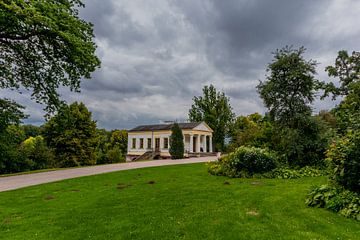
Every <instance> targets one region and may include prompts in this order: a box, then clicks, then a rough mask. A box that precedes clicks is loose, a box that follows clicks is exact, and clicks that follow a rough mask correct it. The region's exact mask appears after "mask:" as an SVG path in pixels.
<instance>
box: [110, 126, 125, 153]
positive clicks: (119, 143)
mask: <svg viewBox="0 0 360 240" xmlns="http://www.w3.org/2000/svg"><path fill="white" fill-rule="evenodd" d="M127 143H128V133H127V131H126V130H113V131H112V132H111V137H110V144H111V146H112V147H113V148H114V147H118V148H119V149H120V151H121V152H122V154H124V155H125V154H126V153H127Z"/></svg>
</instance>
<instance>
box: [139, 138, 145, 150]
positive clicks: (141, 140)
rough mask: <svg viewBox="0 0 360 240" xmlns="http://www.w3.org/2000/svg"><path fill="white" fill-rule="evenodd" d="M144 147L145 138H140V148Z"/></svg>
mask: <svg viewBox="0 0 360 240" xmlns="http://www.w3.org/2000/svg"><path fill="white" fill-rule="evenodd" d="M143 148H144V139H143V138H140V149H143Z"/></svg>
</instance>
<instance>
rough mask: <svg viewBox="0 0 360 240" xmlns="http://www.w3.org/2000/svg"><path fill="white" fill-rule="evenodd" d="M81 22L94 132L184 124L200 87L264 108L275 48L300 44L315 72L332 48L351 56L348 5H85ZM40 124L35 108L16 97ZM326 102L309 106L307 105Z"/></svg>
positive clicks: (347, 0)
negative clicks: (92, 50)
mask: <svg viewBox="0 0 360 240" xmlns="http://www.w3.org/2000/svg"><path fill="white" fill-rule="evenodd" d="M85 3H86V8H85V9H81V11H80V13H81V17H83V18H84V19H85V20H87V21H90V22H92V23H93V24H94V33H95V36H96V38H95V41H96V44H97V45H98V50H97V53H98V56H99V58H100V59H101V61H102V68H101V69H99V70H97V71H96V72H95V73H93V77H92V79H91V80H86V81H83V83H82V85H81V86H82V92H81V93H80V94H76V93H69V91H62V92H61V93H62V96H63V97H64V99H66V100H67V101H68V102H72V101H83V102H84V103H85V104H86V105H87V106H88V107H89V109H90V110H91V111H92V112H93V117H94V118H95V119H96V120H97V122H98V125H99V126H100V127H105V128H108V129H112V128H131V127H133V126H135V125H138V124H147V123H158V122H159V121H160V120H174V119H178V120H182V119H186V118H187V113H188V109H189V107H190V106H191V103H192V97H193V96H194V95H200V94H201V89H202V87H203V86H204V85H208V84H214V85H215V86H216V88H217V89H219V90H221V91H224V92H225V93H226V94H227V95H228V96H229V97H230V102H231V104H232V106H233V108H234V110H235V111H236V113H237V114H250V113H252V112H261V113H262V112H264V110H265V109H264V108H263V105H262V103H261V100H260V99H259V97H258V94H257V92H256V85H257V84H258V80H264V79H265V74H266V72H265V69H266V65H267V63H269V62H270V61H271V59H272V54H271V52H273V51H274V50H275V49H277V48H281V47H283V46H285V45H294V47H299V46H303V45H304V46H305V47H306V48H307V49H308V51H307V53H306V58H312V59H315V60H318V61H319V62H320V63H321V64H320V65H319V66H318V73H319V75H318V76H317V77H318V78H319V79H321V80H326V79H327V76H326V74H325V72H324V68H325V66H327V65H329V64H331V63H332V62H333V61H334V59H335V57H336V53H337V51H338V50H340V49H347V50H350V51H352V50H359V46H358V40H359V39H360V25H359V24H358V23H359V22H360V14H359V13H358V12H359V9H360V2H359V1H356V0H329V1H325V0H318V1H310V0H302V1H289V0H226V1H218V0H196V1H194V0H183V1H180V0H179V1H178V0H151V1H148V0H132V1H125V0H102V1H99V0H87V1H86V2H85ZM17 100H19V101H20V102H22V103H24V104H25V105H28V106H29V109H28V111H30V113H31V115H32V117H31V118H30V119H29V121H30V122H31V121H33V122H39V116H41V114H42V112H41V111H39V109H41V106H40V107H39V106H38V105H36V104H33V103H30V102H29V100H26V99H25V98H24V97H20V98H17ZM333 105H334V103H333V102H331V101H316V104H315V106H314V107H315V109H321V108H330V107H332V106H333Z"/></svg>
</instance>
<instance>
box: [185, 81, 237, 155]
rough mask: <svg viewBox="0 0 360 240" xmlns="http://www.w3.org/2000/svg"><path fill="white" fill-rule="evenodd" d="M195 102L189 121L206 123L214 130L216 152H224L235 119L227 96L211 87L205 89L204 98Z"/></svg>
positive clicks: (200, 97) (197, 98)
mask: <svg viewBox="0 0 360 240" xmlns="http://www.w3.org/2000/svg"><path fill="white" fill-rule="evenodd" d="M193 101H194V103H193V105H192V106H191V109H190V110H189V120H190V121H192V122H201V121H205V122H206V123H207V124H208V125H209V127H211V128H212V129H213V130H214V134H213V142H214V147H215V150H216V151H223V150H224V148H225V137H226V135H228V133H229V129H230V126H231V124H232V122H233V120H234V117H235V115H234V113H233V112H232V107H231V106H230V100H229V98H228V97H226V96H225V93H223V92H217V91H216V89H215V87H214V86H213V85H210V86H205V87H204V88H203V96H198V97H194V98H193Z"/></svg>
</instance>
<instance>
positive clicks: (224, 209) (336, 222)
mask: <svg viewBox="0 0 360 240" xmlns="http://www.w3.org/2000/svg"><path fill="white" fill-rule="evenodd" d="M0 181H1V179H0ZM325 182H326V178H324V177H320V178H302V179H296V180H275V179H270V180H263V179H261V180H254V179H245V180H244V179H228V178H225V177H215V176H211V175H209V174H208V173H207V171H206V166H205V164H191V165H179V166H167V167H156V168H146V169H138V170H129V171H121V172H115V173H109V174H102V175H96V176H90V177H82V178H77V179H70V180H65V181H61V182H56V183H50V184H44V185H40V186H34V187H28V188H25V189H19V190H15V191H9V192H3V193H0V239H66V240H69V239H360V224H359V222H356V221H354V220H350V219H346V218H344V217H341V216H339V215H337V214H335V213H332V212H329V211H326V210H323V209H317V208H308V207H306V206H305V204H304V198H305V196H306V194H307V192H308V189H309V187H310V186H311V185H313V184H322V183H325Z"/></svg>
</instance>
